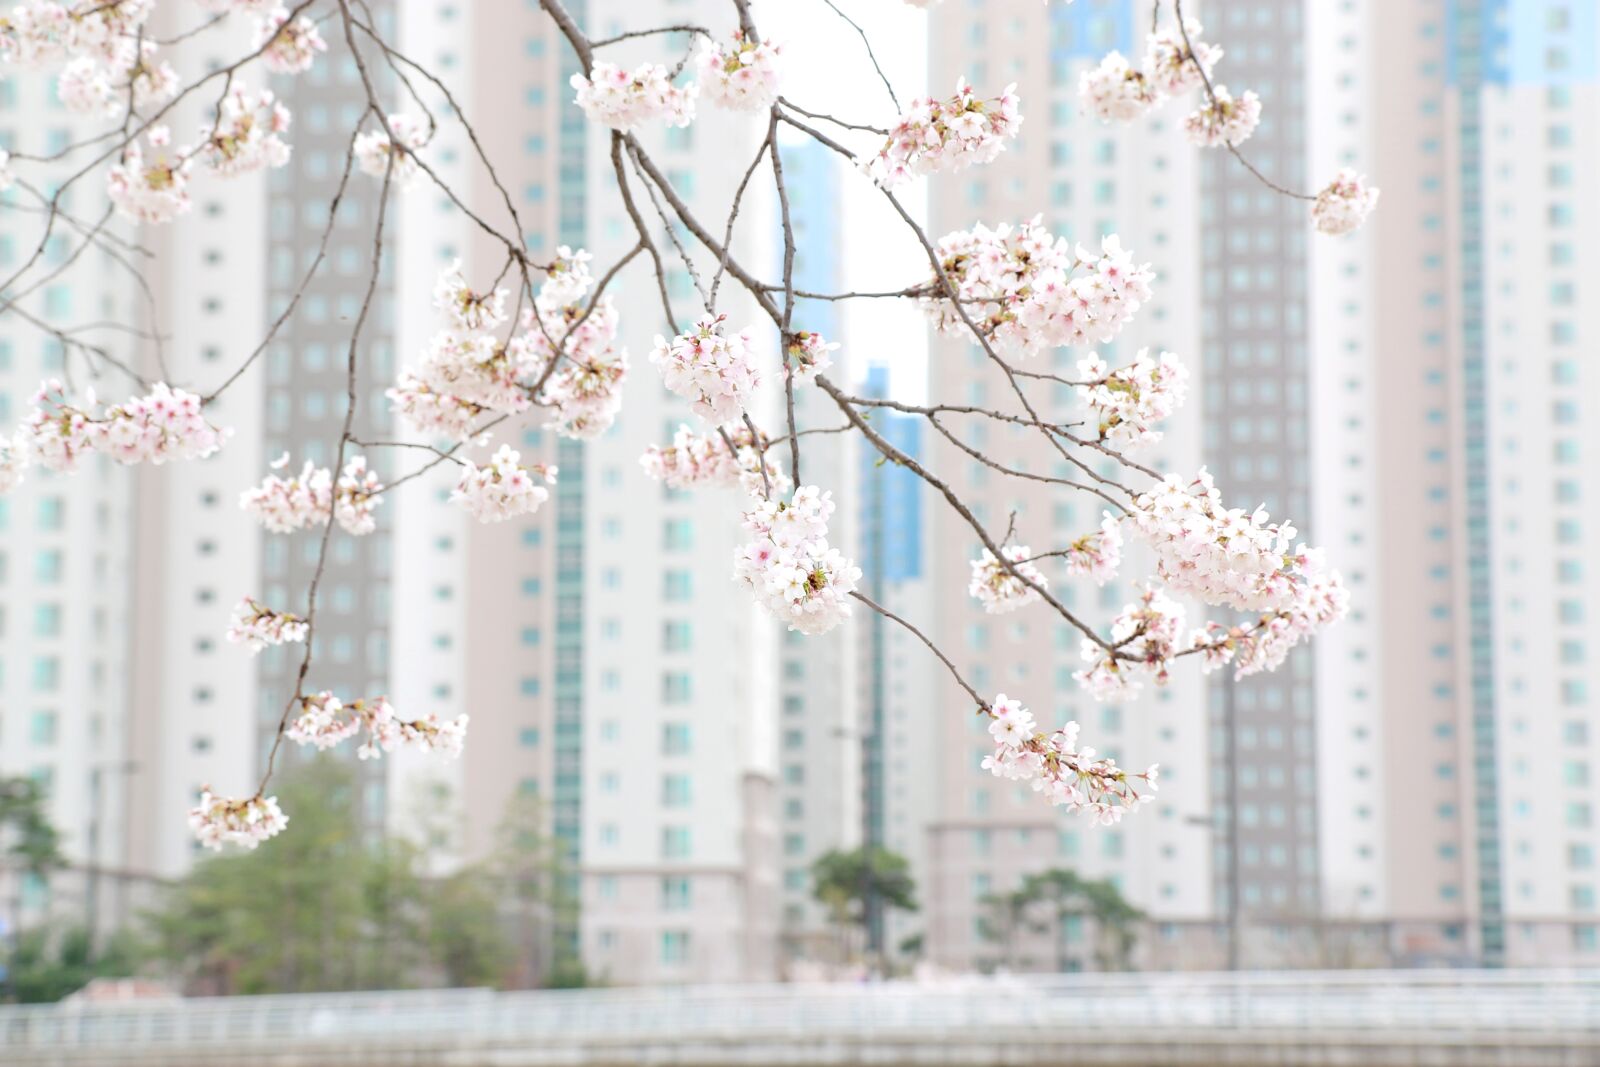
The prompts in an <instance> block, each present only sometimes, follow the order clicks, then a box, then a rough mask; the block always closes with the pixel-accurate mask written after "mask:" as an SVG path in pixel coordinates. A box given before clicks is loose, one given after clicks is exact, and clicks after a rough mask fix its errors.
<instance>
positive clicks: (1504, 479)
mask: <svg viewBox="0 0 1600 1067" xmlns="http://www.w3.org/2000/svg"><path fill="white" fill-rule="evenodd" d="M1365 13H1366V22H1365V25H1364V26H1363V27H1362V34H1363V35H1362V36H1360V37H1357V38H1355V39H1354V40H1352V42H1351V44H1352V48H1359V49H1360V50H1361V51H1362V52H1363V54H1364V55H1365V56H1366V57H1367V62H1368V63H1369V64H1370V66H1369V67H1368V68H1367V70H1366V72H1365V76H1366V77H1369V78H1372V79H1374V80H1375V82H1376V88H1375V90H1374V91H1375V94H1376V95H1377V97H1378V98H1379V99H1399V100H1403V101H1406V105H1405V106H1404V107H1384V108H1382V109H1379V110H1375V112H1374V115H1373V125H1372V132H1373V136H1374V137H1375V140H1376V144H1377V145H1378V149H1377V153H1376V157H1375V159H1374V163H1373V170H1374V172H1376V173H1378V174H1382V173H1383V172H1384V171H1386V170H1387V171H1390V172H1393V173H1397V174H1401V175H1405V176H1406V178H1407V181H1406V182H1405V183H1403V184H1400V183H1392V182H1391V183H1389V185H1388V187H1386V189H1385V193H1384V196H1385V198H1386V199H1385V202H1384V204H1383V206H1382V208H1381V209H1380V210H1382V211H1384V212H1385V213H1386V214H1385V217H1384V220H1383V225H1382V226H1381V227H1379V228H1377V229H1376V230H1375V232H1374V240H1375V244H1374V246H1373V254H1372V256H1371V257H1370V260H1369V264H1364V265H1363V267H1362V269H1364V270H1365V271H1366V272H1367V273H1368V275H1369V277H1370V281H1369V286H1370V288H1369V290H1368V293H1369V294H1370V295H1369V296H1368V299H1370V300H1371V302H1372V307H1373V309H1374V312H1375V315H1374V321H1375V323H1376V328H1377V334H1378V336H1379V337H1380V338H1381V339H1382V344H1383V346H1384V351H1383V352H1382V353H1379V354H1378V359H1379V361H1378V362H1377V363H1376V365H1375V367H1374V372H1375V375H1381V378H1380V377H1376V376H1375V378H1374V380H1373V385H1372V394H1371V400H1370V402H1371V404H1373V405H1374V406H1375V407H1376V410H1377V411H1378V413H1379V419H1378V423H1379V431H1378V453H1379V456H1378V457H1377V458H1376V459H1375V462H1376V463H1379V464H1381V465H1382V470H1383V473H1382V476H1381V478H1380V482H1379V494H1380V502H1381V506H1382V512H1381V514H1382V521H1381V523H1380V524H1379V525H1378V526H1377V528H1376V531H1375V534H1376V540H1377V542H1378V544H1379V545H1380V546H1381V547H1380V551H1381V557H1380V559H1381V562H1380V576H1381V578H1382V586H1381V599H1380V600H1378V602H1377V603H1376V604H1374V614H1375V615H1376V616H1377V617H1378V618H1379V619H1380V620H1381V623H1382V627H1383V640H1382V648H1383V656H1384V658H1383V666H1382V678H1383V684H1384V688H1383V693H1382V699H1383V708H1382V716H1383V720H1382V735H1383V739H1384V749H1385V751H1384V754H1383V755H1384V765H1383V767H1382V769H1381V771H1380V772H1379V773H1380V774H1381V777H1382V778H1383V780H1385V781H1390V782H1397V781H1409V782H1411V783H1413V785H1412V786H1410V787H1408V788H1406V789H1404V790H1400V791H1397V792H1396V793H1394V794H1392V795H1390V796H1387V797H1385V798H1384V800H1385V805H1384V808H1383V809H1382V810H1383V815H1382V816H1381V818H1382V820H1383V823H1384V825H1385V827H1386V830H1387V836H1388V846H1389V849H1388V856H1387V860H1388V865H1387V870H1386V872H1385V874H1386V879H1385V883H1386V884H1385V885H1384V887H1383V892H1384V893H1385V895H1386V897H1387V901H1386V905H1387V906H1386V909H1385V910H1386V911H1387V913H1388V914H1390V915H1391V916H1393V918H1394V920H1395V922H1396V926H1397V933H1398V934H1399V937H1400V946H1399V947H1400V949H1401V951H1402V952H1403V953H1405V954H1406V955H1409V956H1413V957H1421V958H1440V957H1444V958H1453V959H1468V960H1481V961H1484V962H1486V963H1490V964H1507V965H1519V964H1529V963H1535V962H1541V963H1552V962H1556V961H1568V962H1574V963H1577V962H1583V961H1592V960H1593V959H1594V958H1595V953H1596V950H1597V929H1600V926H1597V920H1596V916H1595V907H1596V899H1595V894H1596V875H1595V869H1596V868H1595V866H1594V864H1595V852H1596V850H1597V849H1600V830H1597V829H1596V824H1595V811H1596V804H1597V802H1600V795H1597V792H1596V784H1595V779H1594V775H1593V767H1594V749H1593V746H1594V744H1595V738H1594V727H1593V722H1592V719H1593V716H1592V714H1591V713H1590V710H1589V709H1590V706H1591V705H1590V703H1589V695H1588V694H1589V693H1590V692H1591V691H1593V689H1594V688H1595V681H1594V677H1593V667H1592V657H1590V656H1589V655H1588V649H1589V648H1591V647H1592V646H1593V643H1594V640H1595V635H1594V631H1593V627H1594V623H1593V621H1592V619H1591V618H1590V616H1591V614H1592V613H1591V612H1589V610H1588V608H1587V604H1588V601H1589V600H1590V599H1591V597H1590V596H1589V595H1586V594H1589V593H1590V592H1591V590H1592V589H1593V582H1594V576H1593V574H1592V573H1590V568H1588V567H1587V565H1586V562H1585V560H1584V557H1583V551H1582V548H1583V545H1584V544H1585V542H1586V540H1587V539H1588V538H1589V537H1591V536H1592V530H1593V527H1594V522H1595V511H1594V497H1595V494H1596V486H1595V484H1594V478H1593V477H1592V476H1588V475H1587V468H1586V467H1585V466H1584V460H1585V458H1586V457H1589V456H1592V455H1593V454H1594V451H1595V448H1596V447H1597V442H1596V441H1595V439H1594V431H1593V430H1592V429H1591V428H1590V426H1591V422H1592V420H1589V419H1588V418H1587V416H1588V414H1589V413H1588V411H1587V409H1586V408H1585V404H1586V403H1588V402H1589V400H1590V399H1591V398H1592V396H1593V387H1592V386H1593V383H1592V380H1591V375H1592V371H1591V368H1590V361H1588V360H1586V358H1585V356H1584V353H1585V350H1586V349H1585V346H1586V345H1592V343H1593V341H1594V339H1595V337H1596V336H1597V333H1596V331H1597V329H1600V323H1597V322H1596V320H1595V313H1594V312H1593V311H1592V310H1590V309H1589V308H1588V306H1587V305H1586V304H1585V303H1584V285H1585V279H1586V278H1590V277H1593V276H1594V273H1595V262H1594V255H1595V253H1594V249H1593V245H1594V239H1593V236H1592V235H1593V233H1594V232H1595V227H1596V225H1597V216H1596V215H1595V213H1594V210H1593V207H1592V205H1591V204H1589V203H1588V202H1587V201H1586V200H1585V198H1584V196H1583V195H1582V190H1583V187H1584V186H1583V178H1582V176H1583V174H1585V173H1586V172H1587V170H1588V169H1592V167H1593V163H1594V158H1595V153H1596V151H1597V146H1600V139H1597V137H1596V134H1595V131H1596V129H1597V128H1600V126H1597V108H1600V70H1597V57H1600V26H1597V21H1596V18H1597V16H1596V11H1595V9H1594V7H1593V5H1589V4H1581V3H1561V2H1539V3H1504V2H1481V3H1478V2H1474V3H1454V4H1444V3H1432V2H1421V0H1419V2H1416V3H1409V4H1403V5H1387V4H1373V5H1369V6H1368V7H1367V8H1366V12H1365Z"/></svg>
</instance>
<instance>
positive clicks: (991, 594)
mask: <svg viewBox="0 0 1600 1067" xmlns="http://www.w3.org/2000/svg"><path fill="white" fill-rule="evenodd" d="M1000 552H1001V554H1002V555H1004V556H1005V558H1006V561H1007V562H1008V563H1010V564H1011V566H1010V567H1009V568H1007V567H1006V566H1005V565H1004V564H1002V563H1001V562H1000V560H998V559H996V558H995V554H994V553H993V552H990V551H989V550H988V549H987V548H986V549H984V550H983V554H982V555H980V556H979V557H978V558H977V559H975V560H973V561H972V581H971V583H970V584H968V586H967V592H968V593H969V594H970V595H971V596H972V598H973V599H974V600H976V601H977V602H978V603H980V604H982V605H983V610H984V611H987V612H988V613H989V614H990V615H1003V614H1005V613H1006V612H1008V611H1016V610H1017V609H1018V608H1021V607H1026V606H1027V605H1029V604H1032V603H1034V602H1035V601H1037V600H1039V590H1038V589H1035V588H1033V586H1030V585H1029V584H1028V582H1033V583H1034V584H1035V585H1037V586H1038V587H1039V589H1048V588H1049V586H1050V580H1049V579H1048V578H1046V577H1045V576H1044V575H1043V574H1041V573H1040V572H1039V568H1038V567H1036V566H1034V565H1033V562H1032V559H1033V550H1032V549H1030V548H1028V546H1027V545H1011V546H1009V547H1006V548H1002V549H1001V550H1000ZM1024 578H1026V579H1027V581H1023V579H1024Z"/></svg>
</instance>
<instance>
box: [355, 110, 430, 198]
mask: <svg viewBox="0 0 1600 1067" xmlns="http://www.w3.org/2000/svg"><path fill="white" fill-rule="evenodd" d="M386 122H387V124H388V128H387V129H378V130H364V131H362V132H361V133H360V134H358V135H357V136H356V142H355V157H356V166H358V167H360V168H361V172H362V173H363V174H370V175H371V176H372V177H374V178H382V177H383V176H384V175H386V174H387V175H388V176H389V181H390V183H391V184H393V185H394V186H395V187H397V188H400V189H404V188H405V187H406V186H408V185H410V184H411V183H412V182H414V181H415V180H416V178H417V175H418V174H420V173H422V168H421V167H420V166H418V165H417V161H416V158H415V156H414V155H413V153H415V152H416V151H417V150H418V149H420V148H422V147H423V146H424V145H426V144H427V143H428V137H429V133H430V130H429V126H428V122H427V120H426V119H419V118H417V117H416V116H415V115H411V114H408V113H405V112H402V113H400V114H398V115H390V116H389V117H388V119H387V120H386ZM391 133H392V134H393V138H391V137H390V134H391ZM397 142H398V144H399V147H398V148H396V147H395V145H396V143H397ZM390 157H393V160H394V162H393V164H392V165H391V163H390Z"/></svg>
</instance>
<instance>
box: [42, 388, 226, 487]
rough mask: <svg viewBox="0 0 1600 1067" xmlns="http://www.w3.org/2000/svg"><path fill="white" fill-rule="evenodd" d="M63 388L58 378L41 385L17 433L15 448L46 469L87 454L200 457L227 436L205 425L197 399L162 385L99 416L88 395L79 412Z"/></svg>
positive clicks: (129, 458)
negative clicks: (68, 399)
mask: <svg viewBox="0 0 1600 1067" xmlns="http://www.w3.org/2000/svg"><path fill="white" fill-rule="evenodd" d="M63 390H64V386H63V385H62V384H61V382H60V381H58V380H56V379H51V380H49V381H47V382H45V383H44V384H43V385H41V386H40V387H39V391H38V392H37V393H35V394H34V397H33V409H32V410H31V411H30V412H29V413H28V418H27V419H26V420H25V421H24V422H23V424H22V426H21V428H20V429H19V430H18V431H17V446H18V447H19V448H20V449H23V450H26V452H27V456H28V459H30V460H32V461H34V462H37V463H38V464H39V465H40V466H42V467H45V468H46V469H48V470H53V471H71V470H74V469H76V467H77V465H78V461H79V460H80V459H82V458H83V457H84V456H85V455H86V454H88V453H90V452H99V453H101V454H103V455H107V456H110V457H111V458H112V459H114V460H116V461H117V462H118V463H128V464H132V463H155V464H158V465H159V464H162V463H166V462H167V461H169V460H175V459H203V458H205V457H206V456H209V455H211V454H212V453H213V452H215V451H217V449H219V448H221V447H222V445H223V442H224V441H226V440H227V438H228V433H227V431H225V430H219V429H218V428H217V427H215V426H213V425H211V424H210V423H209V422H207V421H206V419H205V416H204V415H203V414H202V413H201V404H200V398H199V397H198V396H195V395H194V394H193V393H187V392H184V391H183V390H182V389H173V388H172V387H170V386H168V385H166V384H165V383H162V382H158V383H156V385H155V386H154V387H153V388H152V389H151V391H150V393H149V395H147V396H141V397H134V398H133V399H131V400H129V401H127V402H126V403H123V404H115V405H112V406H111V407H108V408H106V409H105V410H104V411H99V412H96V411H95V410H94V409H95V401H94V398H93V396H92V395H91V396H90V397H89V398H88V400H87V402H86V403H87V408H80V407H77V406H76V405H74V404H71V403H68V402H67V399H66V396H65V393H64V392H63Z"/></svg>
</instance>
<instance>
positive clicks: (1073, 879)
mask: <svg viewBox="0 0 1600 1067" xmlns="http://www.w3.org/2000/svg"><path fill="white" fill-rule="evenodd" d="M984 912H985V914H984V916H983V917H982V918H981V919H980V920H979V921H980V924H981V929H982V931H983V934H984V937H985V938H987V939H988V940H990V941H994V942H996V943H998V945H999V947H1000V952H1001V959H1002V961H1003V962H1005V963H1007V964H1009V963H1011V962H1013V959H1014V956H1015V949H1016V942H1017V938H1018V937H1019V935H1029V936H1030V943H1039V942H1038V941H1036V940H1032V939H1042V938H1046V937H1048V938H1049V940H1050V943H1051V944H1052V945H1053V946H1054V953H1055V960H1054V965H1055V969H1056V970H1058V971H1070V970H1081V969H1083V965H1084V964H1085V963H1089V964H1092V966H1093V968H1094V969H1096V970H1126V969H1128V968H1129V967H1130V966H1132V952H1133V945H1134V940H1135V938H1136V936H1137V927H1138V923H1139V922H1140V920H1142V919H1143V918H1144V913H1143V912H1142V911H1140V910H1139V909H1138V908H1136V907H1134V906H1133V905H1132V904H1130V903H1128V901H1127V898H1125V897H1124V896H1123V895H1122V891H1121V890H1120V889H1118V888H1117V886H1116V883H1114V882H1113V881H1112V880H1111V879H1109V878H1100V879H1087V878H1083V877H1082V876H1080V875H1079V874H1078V873H1077V872H1076V871H1070V870H1065V869H1062V868H1052V869H1050V870H1046V871H1040V872H1038V873H1036V874H1030V875H1028V876H1026V877H1025V878H1023V880H1022V882H1021V884H1020V885H1018V886H1017V888H1016V889H1013V890H1011V891H1010V892H1008V893H993V894H990V895H989V896H988V897H986V898H984ZM1080 946H1087V958H1086V956H1085V953H1084V952H1083V951H1081V950H1080Z"/></svg>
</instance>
